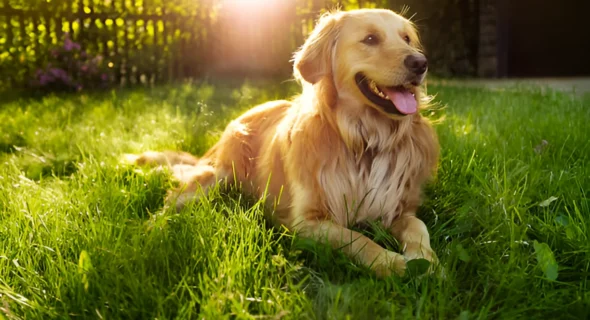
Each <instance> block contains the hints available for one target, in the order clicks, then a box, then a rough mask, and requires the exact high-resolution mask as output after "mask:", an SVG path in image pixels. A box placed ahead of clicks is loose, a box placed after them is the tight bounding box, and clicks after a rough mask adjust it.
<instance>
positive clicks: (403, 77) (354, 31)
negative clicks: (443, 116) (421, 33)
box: [294, 9, 428, 117]
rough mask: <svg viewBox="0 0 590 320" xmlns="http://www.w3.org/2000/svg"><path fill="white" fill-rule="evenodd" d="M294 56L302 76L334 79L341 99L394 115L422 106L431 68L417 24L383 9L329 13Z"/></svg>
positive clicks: (314, 80)
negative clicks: (423, 85) (421, 89)
mask: <svg viewBox="0 0 590 320" xmlns="http://www.w3.org/2000/svg"><path fill="white" fill-rule="evenodd" d="M294 60H295V61H294V62H295V63H294V67H295V76H296V77H297V78H298V79H300V80H304V81H307V82H309V83H311V84H316V83H318V82H320V81H321V80H323V79H329V80H330V81H331V83H332V84H333V85H334V87H335V89H336V92H337V94H338V96H339V97H340V98H342V97H346V98H347V99H354V100H356V101H357V102H359V104H362V105H367V106H370V107H373V108H375V109H377V110H379V111H380V112H381V113H384V114H386V115H388V116H390V117H399V116H405V115H409V114H414V113H416V112H417V111H418V105H419V99H420V95H419V85H420V84H421V83H422V81H423V80H424V77H425V76H426V71H427V68H428V64H427V60H426V57H425V56H424V54H422V53H421V50H420V43H419V39H418V34H417V32H416V30H415V28H414V26H413V24H412V23H411V22H410V21H409V20H407V19H405V18H403V17H402V16H400V15H398V14H396V13H394V12H393V11H390V10H383V9H363V10H354V11H348V12H336V13H329V14H325V15H324V16H322V17H321V18H320V20H319V22H318V24H317V26H316V27H315V29H314V30H313V32H312V33H311V35H310V36H309V37H308V39H307V40H306V42H305V44H304V45H303V46H302V48H301V50H299V51H298V52H297V53H296V54H295V59H294Z"/></svg>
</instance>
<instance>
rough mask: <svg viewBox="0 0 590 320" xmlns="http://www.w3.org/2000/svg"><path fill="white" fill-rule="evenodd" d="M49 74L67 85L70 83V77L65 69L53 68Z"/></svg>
mask: <svg viewBox="0 0 590 320" xmlns="http://www.w3.org/2000/svg"><path fill="white" fill-rule="evenodd" d="M49 74H50V75H52V76H53V77H54V78H55V79H60V80H62V81H63V82H65V83H69V82H70V76H69V75H68V74H67V72H65V71H64V70H63V69H59V68H51V69H49Z"/></svg>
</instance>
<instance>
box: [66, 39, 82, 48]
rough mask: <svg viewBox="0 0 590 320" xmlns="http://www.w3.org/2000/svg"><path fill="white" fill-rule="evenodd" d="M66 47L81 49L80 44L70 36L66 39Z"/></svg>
mask: <svg viewBox="0 0 590 320" xmlns="http://www.w3.org/2000/svg"><path fill="white" fill-rule="evenodd" d="M64 49H65V50H66V51H72V50H74V49H75V50H80V45H79V44H77V43H75V42H74V41H72V40H71V39H70V38H69V37H67V38H66V40H64Z"/></svg>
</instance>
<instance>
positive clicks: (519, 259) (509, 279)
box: [0, 81, 590, 319]
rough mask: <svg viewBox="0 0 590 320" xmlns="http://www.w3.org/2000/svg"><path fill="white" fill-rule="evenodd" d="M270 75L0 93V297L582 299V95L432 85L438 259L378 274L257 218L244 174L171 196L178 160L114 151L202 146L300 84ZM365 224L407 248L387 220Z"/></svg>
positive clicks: (433, 228)
mask: <svg viewBox="0 0 590 320" xmlns="http://www.w3.org/2000/svg"><path fill="white" fill-rule="evenodd" d="M278 83H280V82H279V81H274V82H268V83H250V84H243V85H242V84H241V83H234V84H228V83H187V84H183V85H175V86H165V87H157V88H154V89H142V90H139V89H136V90H123V91H121V90H114V91H110V92H108V93H101V94H86V93H81V94H72V95H52V96H46V97H44V98H39V99H38V98H30V97H27V96H22V97H20V98H19V99H14V100H12V101H9V102H6V101H5V102H2V105H1V106H0V132H1V134H0V161H1V163H2V164H3V165H2V166H0V315H2V316H3V317H4V318H8V319H12V318H27V319H52V318H58V319H63V318H101V317H102V318H108V319H121V318H135V319H138V318H141V319H144V318H145V319H152V318H159V319H170V318H181V319H186V318H199V319H201V318H208V319H225V318H240V319H242V318H248V319H251V318H255V317H256V318H257V317H261V318H285V319H309V318H311V319H384V318H392V317H395V318H398V319H416V318H418V319H456V318H460V319H484V318H486V319H487V318H494V319H496V318H497V319H518V318H536V319H539V318H542V319H549V318H550V319H554V318H560V319H585V318H588V317H589V316H590V294H589V293H588V292H589V290H588V288H589V282H588V276H589V274H590V273H589V272H590V270H589V265H590V263H589V262H590V239H588V237H589V235H590V206H589V200H588V190H590V180H589V179H588V177H589V176H590V158H589V156H590V142H589V141H588V135H587V123H588V119H589V118H590V109H588V105H590V100H588V99H587V98H585V99H582V98H573V97H570V96H568V95H565V94H561V93H556V92H540V91H538V92H537V91H532V92H530V91H516V90H509V91H502V92H492V91H485V90H479V89H468V88H460V87H441V86H434V87H433V86H431V87H429V91H430V93H436V94H437V101H438V102H440V103H441V104H442V105H446V108H445V109H442V110H438V111H436V114H435V115H434V116H436V117H438V116H440V115H444V116H445V117H446V120H445V121H443V122H442V123H440V124H438V125H437V126H436V129H437V132H438V134H439V136H440V142H441V144H442V159H441V163H440V172H439V175H438V178H437V180H436V181H434V182H433V183H432V184H430V185H429V187H428V188H427V190H426V196H427V197H426V201H425V203H424V205H423V206H422V207H421V210H420V212H419V215H420V217H421V218H422V219H424V220H425V222H426V223H427V225H428V228H429V230H430V234H431V239H432V246H433V248H434V249H435V251H436V252H437V254H438V256H439V258H440V261H441V264H442V266H443V267H444V276H425V275H422V276H419V277H408V278H402V279H400V278H395V277H394V278H390V279H385V280H378V279H376V278H375V277H374V276H373V275H372V273H371V272H369V271H368V270H366V269H364V268H362V267H361V266H359V265H357V264H356V263H354V262H353V261H351V260H350V259H348V258H346V257H345V256H344V255H342V254H341V253H339V252H337V251H334V250H332V249H331V248H329V247H326V246H322V245H318V244H316V243H314V242H309V241H304V240H302V239H295V238H292V237H291V236H290V235H289V234H285V233H284V232H283V230H280V229H272V228H268V227H265V221H264V219H263V215H264V209H263V207H262V206H261V204H260V203H259V202H258V201H256V199H251V198H249V197H246V196H244V195H241V194H239V193H238V192H236V191H235V190H229V191H225V190H221V189H214V190H213V192H212V193H211V194H210V195H209V197H208V198H207V199H205V201H203V202H202V203H199V204H196V205H194V206H192V207H190V208H187V209H186V210H184V211H182V212H180V213H176V212H172V211H162V210H161V208H162V204H163V197H164V195H165V192H166V190H167V189H168V188H169V187H170V186H171V184H172V182H171V181H170V179H169V176H168V175H167V174H166V173H165V172H157V171H151V170H135V169H134V168H129V167H125V166H122V165H121V164H120V163H119V159H120V156H121V155H122V154H124V153H129V152H131V153H134V152H141V151H145V150H149V149H152V150H164V149H176V150H188V151H191V152H193V153H196V154H202V153H203V152H204V151H205V150H206V149H207V148H208V147H209V146H211V145H212V144H213V143H214V142H215V141H216V140H217V138H218V137H219V133H220V132H221V130H222V129H223V128H224V126H225V125H226V124H227V121H229V120H230V119H232V118H233V117H235V116H236V115H237V114H239V113H240V112H242V111H243V110H245V109H246V108H248V107H250V106H252V105H254V104H256V103H259V102H263V101H266V100H269V99H277V98H285V97H289V96H291V95H292V94H294V93H296V92H297V90H298V88H296V87H295V86H294V85H292V84H284V85H278ZM543 140H544V141H546V142H547V143H546V144H544V145H545V146H544V148H542V149H539V148H536V147H537V146H538V145H540V144H541V143H542V141H543ZM66 168H67V170H66ZM554 198H555V199H554ZM548 199H550V200H549V201H546V200H548ZM540 204H542V205H540ZM363 232H367V233H371V234H373V235H374V236H375V237H376V238H377V239H378V240H379V242H380V243H382V244H383V245H386V246H389V247H390V248H392V249H397V248H396V247H395V246H394V244H395V243H396V242H395V241H394V239H392V238H391V236H389V235H388V234H387V233H386V232H384V231H383V230H381V229H379V228H378V227H376V226H374V227H371V228H369V230H363ZM421 268H422V266H420V262H418V265H417V269H418V270H416V273H421V272H422V270H419V269H421Z"/></svg>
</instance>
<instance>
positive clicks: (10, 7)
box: [0, 0, 331, 86]
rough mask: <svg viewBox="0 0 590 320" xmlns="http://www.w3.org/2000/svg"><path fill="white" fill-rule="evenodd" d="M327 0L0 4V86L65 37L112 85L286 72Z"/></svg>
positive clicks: (25, 74) (4, 0)
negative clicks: (103, 69)
mask: <svg viewBox="0 0 590 320" xmlns="http://www.w3.org/2000/svg"><path fill="white" fill-rule="evenodd" d="M330 3H331V1H302V0H281V1H269V2H267V3H265V2H264V1H259V4H262V5H258V6H252V5H249V4H248V1H234V2H232V1H228V0H222V1H216V0H170V1H166V0H73V1H65V0H61V1H59V0H20V1H18V0H0V84H8V85H13V86H16V85H22V84H25V83H26V81H27V79H28V78H30V77H31V75H32V74H33V73H34V71H35V69H37V68H39V67H40V66H42V65H44V64H46V63H47V61H49V60H50V50H51V48H54V47H56V46H60V45H62V46H63V39H64V36H65V35H66V34H67V35H69V36H70V37H71V39H72V41H74V42H75V43H77V44H79V45H80V46H81V47H82V51H84V52H85V54H86V53H87V54H93V55H100V56H101V57H102V58H103V59H104V63H105V64H106V65H107V66H108V68H109V71H110V72H111V73H112V80H113V81H114V82H117V83H123V84H125V83H139V82H164V81H168V80H173V79H180V78H187V77H199V76H202V75H204V74H205V73H210V72H215V73H227V72H229V73H249V72H252V71H254V70H256V71H257V72H258V73H259V74H266V75H271V74H277V73H284V72H288V71H287V70H288V68H289V62H288V60H289V57H290V54H291V52H292V51H293V50H294V49H295V48H296V47H297V46H298V45H300V44H301V43H302V41H303V38H304V36H305V34H306V33H307V32H308V31H309V29H310V28H311V26H312V25H313V21H314V20H315V18H316V16H317V14H318V12H319V11H320V9H322V8H324V7H325V6H329V5H330Z"/></svg>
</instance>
